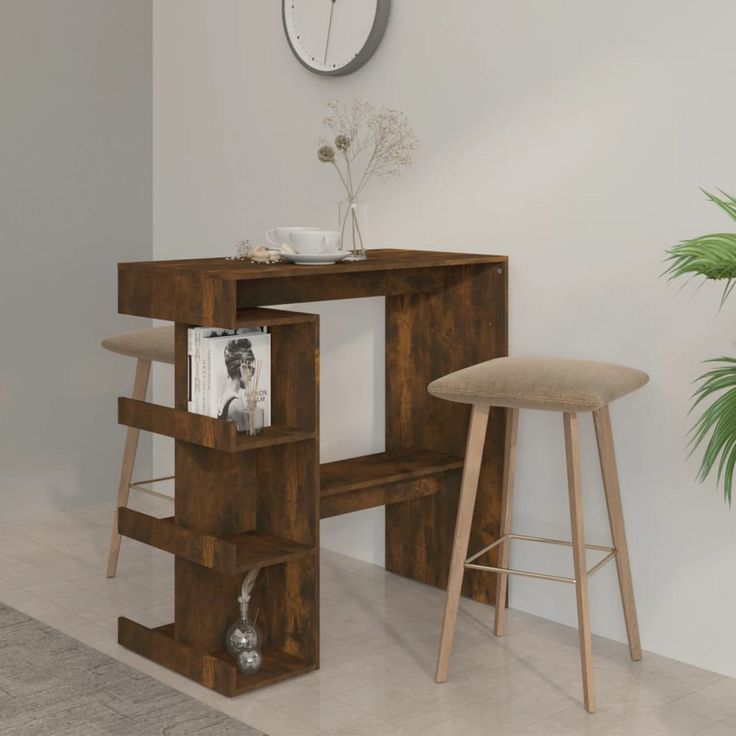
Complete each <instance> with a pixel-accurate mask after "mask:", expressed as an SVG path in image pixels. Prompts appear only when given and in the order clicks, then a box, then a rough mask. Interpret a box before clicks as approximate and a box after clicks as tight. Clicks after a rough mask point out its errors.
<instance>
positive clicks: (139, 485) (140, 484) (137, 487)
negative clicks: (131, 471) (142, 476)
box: [128, 475, 174, 501]
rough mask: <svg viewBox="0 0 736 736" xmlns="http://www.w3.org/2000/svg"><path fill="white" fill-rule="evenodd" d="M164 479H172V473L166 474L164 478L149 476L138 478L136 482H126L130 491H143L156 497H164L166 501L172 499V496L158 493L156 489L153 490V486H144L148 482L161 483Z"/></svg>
mask: <svg viewBox="0 0 736 736" xmlns="http://www.w3.org/2000/svg"><path fill="white" fill-rule="evenodd" d="M165 480H174V476H173V475H167V476H166V477H164V478H151V479H150V480H139V481H137V482H136V483H128V488H130V489H131V490H132V491H140V492H141V493H145V494H147V495H149V496H156V498H164V499H166V500H167V501H173V500H174V499H173V497H172V496H170V495H168V494H167V493H159V492H158V491H154V490H153V488H146V486H147V485H148V484H151V483H163V482H164V481H165Z"/></svg>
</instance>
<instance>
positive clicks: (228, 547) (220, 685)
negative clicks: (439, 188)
mask: <svg viewBox="0 0 736 736" xmlns="http://www.w3.org/2000/svg"><path fill="white" fill-rule="evenodd" d="M236 323H237V325H236V326H261V325H265V326H267V327H268V328H269V331H270V332H271V391H272V401H271V415H272V421H273V425H272V426H271V427H267V428H265V429H264V430H263V431H262V432H261V433H260V434H258V435H256V436H250V435H248V434H247V433H245V432H238V431H237V429H236V427H235V424H234V423H233V422H226V421H223V420H220V419H213V418H211V417H206V416H202V415H199V414H194V413H190V412H188V411H186V400H187V396H186V378H185V377H184V380H182V373H181V372H180V370H177V372H176V387H175V406H174V407H173V408H170V407H165V406H158V405H155V404H152V403H149V402H146V401H133V400H131V399H126V398H120V399H119V405H118V415H119V421H120V423H121V424H124V425H128V426H133V427H138V428H139V429H145V430H148V431H151V432H155V433H158V434H162V435H167V436H169V437H173V438H174V439H175V440H176V442H175V448H176V460H175V462H176V470H175V475H176V493H175V499H174V503H175V513H174V516H173V517H169V518H165V519H158V518H155V517H153V516H149V515H147V514H143V513H140V512H137V511H133V510H132V509H127V508H121V509H119V510H118V530H119V531H120V533H121V534H122V535H124V536H127V537H130V538H132V539H137V540H138V541H140V542H144V543H145V544H149V545H152V546H154V547H157V548H158V549H162V550H165V551H167V552H170V553H171V554H173V555H175V557H176V563H175V622H174V623H173V624H172V625H171V626H168V627H159V628H156V629H149V628H147V627H145V626H141V625H140V624H137V623H135V622H133V621H130V620H129V619H124V618H121V619H120V622H119V627H118V641H119V642H120V644H122V645H123V646H125V647H127V648H129V649H132V650H133V651H136V652H138V653H140V654H142V655H144V656H147V657H149V658H151V659H153V660H154V661H157V662H159V663H160V664H163V665H165V666H167V667H170V668H171V669H174V670H175V671H176V672H179V673H180V674H183V675H186V676H187V677H191V678H193V679H195V680H197V681H198V682H200V683H202V684H203V685H206V686H208V687H211V688H213V689H215V690H217V691H218V692H220V693H222V694H224V695H230V696H232V695H237V694H240V693H242V692H246V691H248V690H251V689H254V688H259V687H263V686H264V685H267V684H269V683H271V682H277V681H280V680H283V679H284V678H286V677H292V676H295V675H297V674H300V673H302V672H308V671H310V670H313V669H316V668H317V667H318V666H319V643H318V635H319V618H318V612H319V607H318V600H319V582H318V572H319V485H318V482H319V481H318V470H319V468H318V449H317V421H318V401H319V392H318V378H319V371H318V329H319V322H318V319H317V317H316V316H315V315H312V314H304V313H300V312H285V311H283V310H272V309H263V310H259V309H243V310H238V313H237V318H236ZM188 327H189V325H186V324H180V323H178V324H177V328H176V365H177V369H178V367H179V366H181V365H184V366H185V369H186V350H187V329H188ZM254 568H257V569H259V575H258V579H257V581H256V586H255V589H254V591H253V599H252V600H253V602H252V604H251V606H252V610H251V614H252V615H254V614H255V613H256V611H260V613H259V619H258V625H259V627H260V628H261V631H262V633H263V640H264V642H263V644H264V646H263V666H262V668H261V670H260V671H259V672H258V673H257V674H255V675H249V676H246V675H243V674H242V673H240V672H238V670H237V667H236V664H235V661H234V660H233V659H232V658H231V657H230V656H229V655H228V654H227V653H226V652H225V651H224V636H225V631H226V630H227V627H228V626H229V625H230V624H231V623H232V622H233V621H235V620H236V619H237V618H238V612H239V611H238V596H239V594H240V585H241V583H242V579H243V577H244V575H245V573H246V572H247V571H248V570H251V569H254Z"/></svg>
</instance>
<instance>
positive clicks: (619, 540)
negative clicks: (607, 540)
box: [593, 406, 641, 660]
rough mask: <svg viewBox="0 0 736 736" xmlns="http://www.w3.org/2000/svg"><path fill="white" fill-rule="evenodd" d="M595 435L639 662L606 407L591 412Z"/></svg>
mask: <svg viewBox="0 0 736 736" xmlns="http://www.w3.org/2000/svg"><path fill="white" fill-rule="evenodd" d="M593 423H594V425H595V436H596V439H597V441H598V456H599V459H600V463H601V475H602V476H603V488H604V490H605V493H606V506H607V507H608V521H609V524H610V526H611V539H612V540H613V546H614V548H615V550H616V571H617V572H618V584H619V589H620V591H621V604H622V606H623V609H624V621H625V622H626V634H627V637H628V640H629V654H630V655H631V658H632V659H633V660H640V659H641V641H640V639H639V620H638V618H637V615H636V602H635V600H634V584H633V581H632V579H631V563H630V561H629V545H628V544H627V542H626V528H625V526H624V509H623V504H622V503H621V489H620V488H619V482H618V470H617V468H616V453H615V450H614V447H613V430H612V429H611V413H610V411H609V408H608V406H604V407H603V408H602V409H598V410H596V411H594V412H593Z"/></svg>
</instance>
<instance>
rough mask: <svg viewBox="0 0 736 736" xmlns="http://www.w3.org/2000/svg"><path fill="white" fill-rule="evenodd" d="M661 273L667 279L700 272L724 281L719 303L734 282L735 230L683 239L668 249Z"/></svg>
mask: <svg viewBox="0 0 736 736" xmlns="http://www.w3.org/2000/svg"><path fill="white" fill-rule="evenodd" d="M665 261H666V263H668V264H669V265H668V267H667V270H666V271H665V272H664V274H663V275H664V276H669V278H670V280H672V279H675V278H679V277H680V276H686V275H688V274H690V275H693V276H703V277H704V278H706V279H709V280H712V281H723V280H725V281H726V285H725V287H724V289H723V296H722V297H721V305H723V303H724V302H725V301H726V298H727V297H728V295H729V294H730V293H731V290H732V289H733V287H734V285H736V233H714V234H712V235H701V236H700V237H698V238H692V239H691V240H685V241H683V242H682V243H680V244H679V245H676V246H674V247H673V248H670V249H669V250H668V251H667V258H666V259H665Z"/></svg>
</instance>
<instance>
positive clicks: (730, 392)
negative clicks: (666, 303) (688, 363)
mask: <svg viewBox="0 0 736 736" xmlns="http://www.w3.org/2000/svg"><path fill="white" fill-rule="evenodd" d="M707 362H709V363H720V364H721V366H720V367H718V368H714V369H712V370H710V371H707V372H706V373H704V374H703V375H702V376H700V377H699V378H698V379H696V383H699V385H698V387H697V389H696V390H695V392H694V394H693V399H694V400H695V401H694V402H693V405H692V407H691V409H690V411H691V412H692V411H693V410H694V409H695V408H696V407H697V406H698V405H700V404H701V403H702V402H703V401H705V400H706V399H709V398H711V397H713V396H717V398H715V399H714V401H713V403H711V404H710V406H708V408H707V409H705V411H704V412H703V414H702V416H701V417H700V419H698V421H697V422H696V423H695V426H694V427H693V428H692V429H691V430H690V448H691V449H690V454H692V453H693V452H694V451H695V450H696V449H697V448H698V447H700V446H701V445H705V450H704V453H703V459H702V460H701V463H700V469H699V471H698V480H699V481H700V482H701V483H702V482H703V481H704V480H705V479H706V478H707V477H708V476H709V475H710V473H711V471H712V470H713V468H714V467H715V466H716V464H717V476H716V480H717V483H718V484H719V485H720V484H721V483H722V484H723V495H724V498H725V500H726V501H727V502H728V505H729V506H730V505H731V497H732V489H733V476H734V469H736V360H734V359H733V358H728V357H725V356H724V357H721V358H714V359H713V360H710V361H707Z"/></svg>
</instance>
